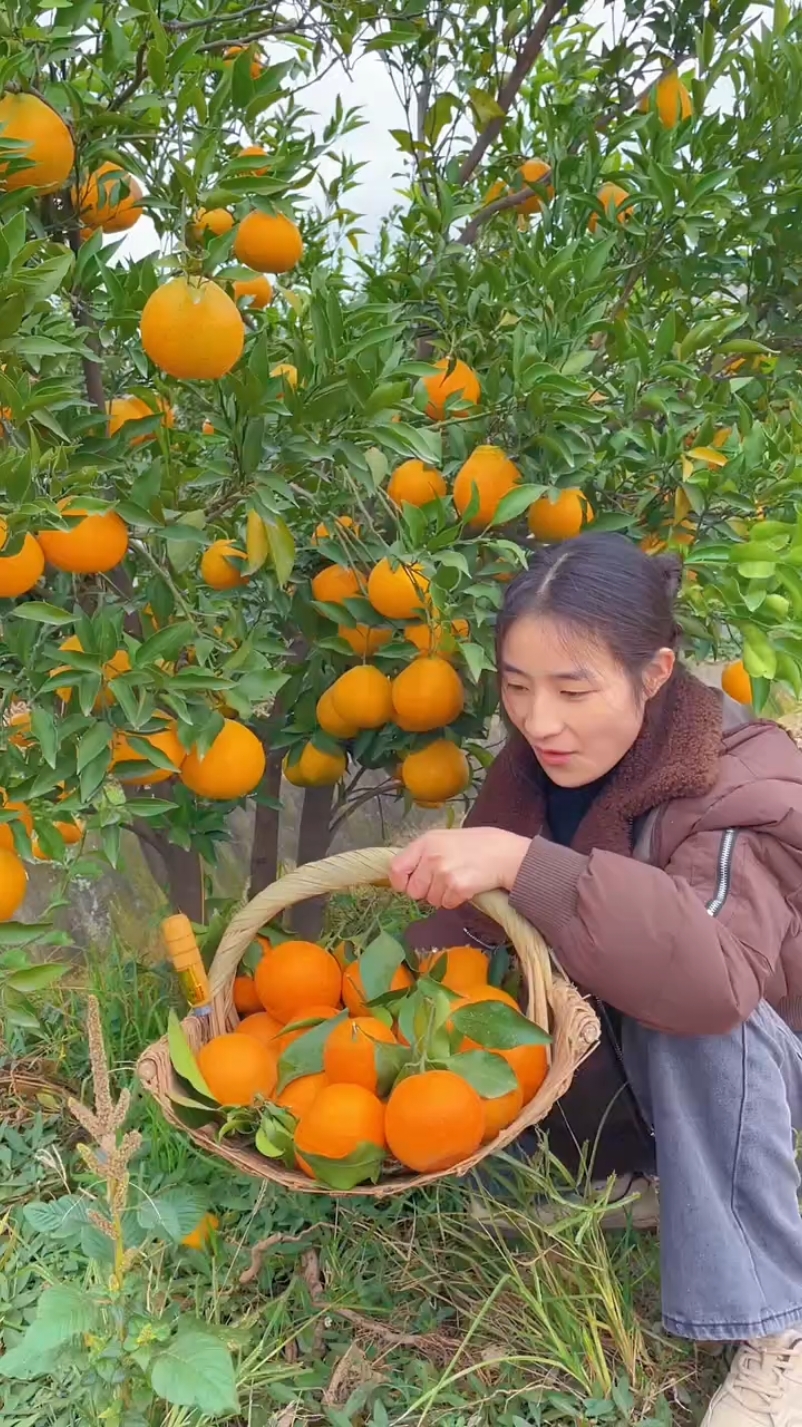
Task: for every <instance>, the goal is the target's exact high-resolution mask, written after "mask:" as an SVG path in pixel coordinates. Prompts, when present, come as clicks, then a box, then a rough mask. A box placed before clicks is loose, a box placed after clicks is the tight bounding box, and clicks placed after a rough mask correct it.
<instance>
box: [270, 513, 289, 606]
mask: <svg viewBox="0 0 802 1427" xmlns="http://www.w3.org/2000/svg"><path fill="white" fill-rule="evenodd" d="M265 531H266V533H267V543H268V546H269V549H270V560H271V562H272V565H273V569H274V570H275V572H276V579H277V580H278V583H279V585H280V587H281V589H284V586H285V585H286V583H287V581H288V580H289V578H290V575H291V574H292V572H293V568H294V566H295V536H294V535H293V533H292V531H291V530H290V528H289V526H288V525H287V524H285V522H284V521H283V520H282V519H281V517H280V516H278V515H274V516H272V517H270V518H269V519H266V520H265Z"/></svg>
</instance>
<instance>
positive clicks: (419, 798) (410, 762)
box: [401, 738, 471, 808]
mask: <svg viewBox="0 0 802 1427" xmlns="http://www.w3.org/2000/svg"><path fill="white" fill-rule="evenodd" d="M401 781H402V783H403V784H404V787H405V788H406V790H407V792H408V793H409V794H410V796H411V797H412V799H413V801H414V802H416V803H418V804H420V805H421V806H422V807H427V808H437V807H439V806H440V804H441V803H445V802H448V799H449V798H456V797H458V796H459V794H460V793H464V792H465V789H466V788H467V787H468V784H469V783H470V781H471V770H470V765H469V763H468V760H467V758H466V757H465V754H464V753H463V751H462V749H461V748H458V747H457V745H456V743H451V742H449V740H448V739H447V738H436V739H435V740H434V742H433V743H427V745H426V747H425V748H420V749H418V751H417V752H415V753H408V754H407V756H406V758H404V759H403V761H402V763H401Z"/></svg>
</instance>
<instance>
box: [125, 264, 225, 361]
mask: <svg viewBox="0 0 802 1427" xmlns="http://www.w3.org/2000/svg"><path fill="white" fill-rule="evenodd" d="M139 331H140V336H141V338H142V346H143V348H144V350H145V354H146V356H148V357H149V358H150V360H151V361H152V362H153V363H154V364H155V365H156V366H157V367H161V369H162V371H164V372H168V373H169V374H170V376H173V377H180V378H181V379H182V380H183V381H214V380H216V379H217V378H219V377H224V376H225V375H226V373H227V372H230V371H231V368H232V367H234V366H236V364H237V362H238V361H239V359H240V357H241V356H242V349H243V347H244V345H245V327H244V324H243V321H242V316H241V314H240V312H239V309H238V308H237V304H236V303H235V302H234V301H233V299H232V298H230V297H229V296H228V293H227V292H224V291H223V289H222V287H219V286H218V285H217V283H216V282H210V281H209V280H208V279H206V278H186V277H174V278H171V279H170V281H169V282H165V283H163V284H162V286H161V287H157V288H156V291H155V292H153V293H151V295H150V297H149V298H148V300H147V302H146V303H145V306H144V307H143V309H142V318H141V321H140V326H139Z"/></svg>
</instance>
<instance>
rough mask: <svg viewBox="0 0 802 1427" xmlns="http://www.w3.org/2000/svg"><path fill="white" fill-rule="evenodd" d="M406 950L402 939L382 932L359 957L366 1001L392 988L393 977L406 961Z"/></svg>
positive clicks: (360, 974)
mask: <svg viewBox="0 0 802 1427" xmlns="http://www.w3.org/2000/svg"><path fill="white" fill-rule="evenodd" d="M405 956H406V950H405V948H404V947H403V946H402V944H401V942H400V941H397V940H396V938H395V937H392V936H390V935H389V933H388V932H380V933H379V935H378V936H377V937H376V939H375V941H372V942H371V943H370V945H369V946H366V947H365V950H364V951H363V952H362V955H361V956H360V958H359V977H360V980H361V982H362V987H363V990H364V992H365V1000H366V1001H375V999H376V997H377V996H383V995H384V994H385V992H386V991H389V990H390V984H391V982H392V979H393V977H394V975H395V973H396V971H397V970H398V968H399V966H401V964H402V962H403V961H404V957H405Z"/></svg>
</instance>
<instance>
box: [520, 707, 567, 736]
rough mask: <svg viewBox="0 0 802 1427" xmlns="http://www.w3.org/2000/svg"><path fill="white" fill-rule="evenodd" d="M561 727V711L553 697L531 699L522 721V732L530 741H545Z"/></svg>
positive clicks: (559, 731) (560, 729) (562, 721)
mask: <svg viewBox="0 0 802 1427" xmlns="http://www.w3.org/2000/svg"><path fill="white" fill-rule="evenodd" d="M563 728H564V720H563V717H562V713H561V711H560V709H559V707H558V705H557V704H556V702H555V701H554V700H553V699H548V698H542V697H541V698H538V699H532V701H531V703H530V705H529V708H528V709H527V713H526V719H525V721H524V732H525V734H526V736H527V738H528V739H530V740H531V742H532V743H545V742H546V741H547V740H548V739H550V738H554V737H555V736H556V735H557V734H559V733H562V730H563Z"/></svg>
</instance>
